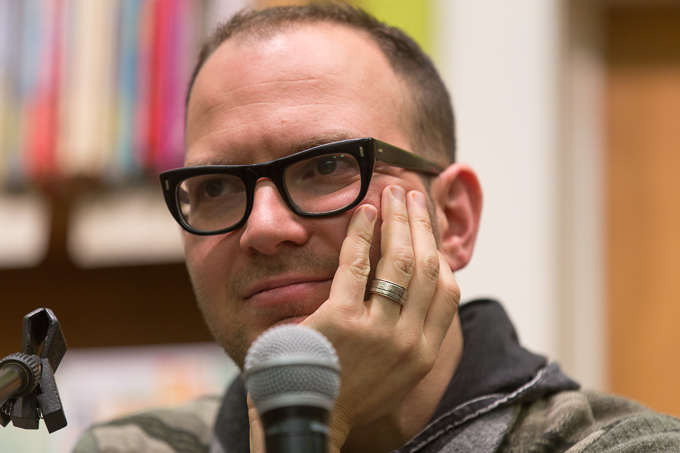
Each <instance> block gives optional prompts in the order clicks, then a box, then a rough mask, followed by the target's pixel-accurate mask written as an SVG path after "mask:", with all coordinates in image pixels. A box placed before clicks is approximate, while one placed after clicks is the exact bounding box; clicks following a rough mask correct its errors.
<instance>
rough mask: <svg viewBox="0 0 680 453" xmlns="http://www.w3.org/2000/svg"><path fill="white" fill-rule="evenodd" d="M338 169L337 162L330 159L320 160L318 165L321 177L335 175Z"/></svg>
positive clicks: (317, 168)
mask: <svg viewBox="0 0 680 453" xmlns="http://www.w3.org/2000/svg"><path fill="white" fill-rule="evenodd" d="M337 167H338V164H337V162H336V161H335V160H334V159H330V158H325V159H323V160H322V159H319V160H318V161H317V163H316V171H317V172H319V174H321V175H329V174H331V173H333V172H334V171H335V169H336V168H337Z"/></svg>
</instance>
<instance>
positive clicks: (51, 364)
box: [0, 308, 67, 433]
mask: <svg viewBox="0 0 680 453" xmlns="http://www.w3.org/2000/svg"><path fill="white" fill-rule="evenodd" d="M23 327H24V330H23V337H22V342H21V343H22V354H12V355H10V356H7V357H5V358H4V359H3V360H2V361H0V370H2V368H3V366H4V365H8V364H9V365H15V366H17V367H18V368H21V369H23V370H25V374H26V376H29V375H31V374H32V372H36V376H35V377H37V378H38V379H34V381H35V382H31V383H30V384H27V385H26V386H25V387H24V388H23V389H19V390H18V391H17V393H16V395H15V397H14V398H11V399H8V400H7V401H6V402H5V404H4V405H3V406H2V409H1V410H0V424H1V425H2V426H7V424H8V423H9V421H10V420H11V421H12V424H13V425H14V426H17V427H19V428H24V429H38V426H39V422H40V418H41V417H42V418H43V419H44V420H45V426H46V427H47V430H48V431H49V432H50V433H52V432H54V431H57V430H59V429H61V428H63V427H65V426H66V424H67V422H66V416H65V415H64V409H63V407H62V405H61V399H60V398H59V391H58V389H57V384H56V382H55V380H54V372H55V371H57V367H59V364H60V363H61V359H62V358H63V357H64V354H66V349H67V347H66V340H65V339H64V334H63V333H62V331H61V327H60V326H59V321H57V318H56V317H55V316H54V313H52V310H50V309H48V308H39V309H37V310H35V311H33V312H31V313H29V314H27V315H26V316H24V326H23ZM36 364H37V365H38V366H39V369H38V368H37V367H36ZM18 368H17V369H18ZM28 381H32V378H31V377H30V376H29V377H28Z"/></svg>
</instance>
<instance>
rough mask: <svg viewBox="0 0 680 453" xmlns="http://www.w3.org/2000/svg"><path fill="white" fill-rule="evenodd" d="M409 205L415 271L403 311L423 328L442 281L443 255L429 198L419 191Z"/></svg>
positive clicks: (404, 314)
mask: <svg viewBox="0 0 680 453" xmlns="http://www.w3.org/2000/svg"><path fill="white" fill-rule="evenodd" d="M406 202H407V203H406V205H407V209H408V220H409V225H410V228H411V241H412V243H413V253H414V258H415V268H414V271H413V277H412V278H411V282H410V284H409V287H408V289H409V297H408V303H407V304H405V305H404V308H403V309H402V318H406V319H413V320H415V321H417V322H419V323H420V324H421V325H422V322H423V320H424V319H425V317H426V316H427V312H428V310H429V308H430V303H431V301H432V297H433V295H434V293H435V289H436V287H437V281H438V279H439V254H438V251H437V242H436V240H435V238H434V233H433V231H432V223H431V220H430V214H429V212H428V211H427V199H426V197H425V195H424V194H423V193H422V192H419V191H415V190H414V191H411V192H409V193H408V195H407V197H406Z"/></svg>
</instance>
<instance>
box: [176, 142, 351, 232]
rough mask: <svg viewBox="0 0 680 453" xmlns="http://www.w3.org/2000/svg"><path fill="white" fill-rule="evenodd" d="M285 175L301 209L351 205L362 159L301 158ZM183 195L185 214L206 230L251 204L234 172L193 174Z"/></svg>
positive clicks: (231, 220) (232, 221)
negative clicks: (232, 173)
mask: <svg viewBox="0 0 680 453" xmlns="http://www.w3.org/2000/svg"><path fill="white" fill-rule="evenodd" d="M283 181H284V185H285V188H286V190H287V191H288V199H289V202H290V203H291V204H293V205H294V206H295V207H296V208H297V209H298V211H300V212H301V213H309V214H323V213H330V212H333V211H337V210H340V209H343V208H346V207H347V206H349V205H350V204H352V203H353V202H354V201H355V200H356V199H357V197H358V196H359V193H360V192H361V171H360V167H359V163H358V162H357V161H356V159H355V158H354V156H352V155H351V154H342V153H336V154H327V155H323V156H316V157H312V158H309V159H304V160H300V161H297V162H295V163H293V164H291V165H290V166H288V167H287V168H286V169H285V172H284V177H283ZM178 196H179V205H180V210H181V214H182V217H183V218H184V220H185V221H186V222H187V223H188V224H189V225H190V226H191V227H193V228H195V229H197V230H201V231H217V230H221V229H225V228H229V227H231V226H233V225H236V224H237V223H238V222H240V221H241V219H242V218H243V216H244V215H245V211H246V206H247V191H246V185H245V183H244V182H243V181H242V180H241V178H239V177H237V176H234V175H230V174H223V173H214V174H209V175H201V176H193V177H189V178H187V179H185V180H184V181H183V182H182V183H181V184H180V186H179V192H178ZM283 196H284V197H285V196H286V195H285V194H283Z"/></svg>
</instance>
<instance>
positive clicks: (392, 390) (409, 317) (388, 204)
mask: <svg viewBox="0 0 680 453" xmlns="http://www.w3.org/2000/svg"><path fill="white" fill-rule="evenodd" d="M381 208H382V219H383V223H382V226H381V259H380V261H379V262H378V265H377V269H376V272H375V276H376V278H381V279H385V280H389V281H392V282H394V283H397V284H399V285H401V286H403V287H405V288H408V291H409V293H408V299H407V300H406V303H405V304H404V306H403V307H402V306H401V305H400V304H399V303H397V302H395V301H393V300H391V299H388V298H386V297H384V296H381V295H375V294H371V295H370V297H369V299H368V300H364V294H365V291H366V287H367V286H366V285H367V283H368V277H369V274H370V271H371V268H370V258H369V251H370V246H371V241H372V238H373V231H374V224H375V219H376V215H377V210H376V208H375V207H373V206H370V205H364V206H361V207H359V208H358V209H357V210H356V211H355V213H354V215H353V217H352V220H351V222H350V225H349V228H348V232H347V237H346V238H345V240H344V242H343V245H342V249H341V251H340V262H339V267H338V270H337V272H336V274H335V277H334V280H333V284H332V286H331V291H330V296H329V299H328V300H327V301H326V302H325V303H324V304H323V305H322V306H321V307H320V308H319V309H318V310H317V311H316V312H315V313H314V314H312V315H311V316H309V317H308V318H307V319H306V320H305V321H304V324H306V325H308V326H310V327H313V328H315V329H317V330H318V331H320V332H321V333H323V334H324V335H326V336H327V337H328V339H329V340H330V341H331V342H332V343H333V345H334V346H335V348H336V350H337V352H338V356H339V359H340V364H341V367H342V384H341V389H340V395H339V396H338V399H337V401H336V405H335V409H334V411H333V415H332V418H331V451H339V450H340V448H341V447H342V445H343V444H344V443H345V440H346V438H347V436H348V435H349V432H350V431H351V429H352V428H353V427H356V426H359V425H363V424H366V423H370V422H372V421H375V420H378V419H379V418H381V417H383V416H385V415H387V414H389V413H391V412H392V411H394V410H395V408H396V407H397V406H398V405H399V403H400V402H401V401H402V399H403V398H404V397H405V396H406V395H407V394H408V393H409V392H410V391H411V390H413V389H414V387H415V386H416V385H417V384H418V383H419V382H420V381H421V380H422V379H423V378H424V377H425V376H426V375H427V374H428V373H429V372H430V371H431V370H432V367H433V366H434V363H435V360H436V358H437V354H438V352H439V349H440V346H441V344H442V341H443V340H444V337H445V335H446V333H447V331H448V329H449V327H450V325H451V323H452V321H453V318H454V316H455V315H456V313H457V308H458V303H459V301H460V291H459V289H458V285H457V284H456V281H455V280H454V278H453V273H452V272H451V270H450V268H449V267H448V265H447V263H446V260H445V259H444V258H443V257H442V256H441V254H439V252H438V250H437V244H436V241H435V238H434V235H433V233H432V226H431V224H430V218H429V215H428V211H427V208H426V197H425V196H424V195H423V194H422V193H420V192H416V191H412V192H409V193H408V195H407V196H405V194H404V190H403V189H402V188H401V187H399V186H389V187H387V188H385V190H384V191H383V194H382V207H381Z"/></svg>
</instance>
